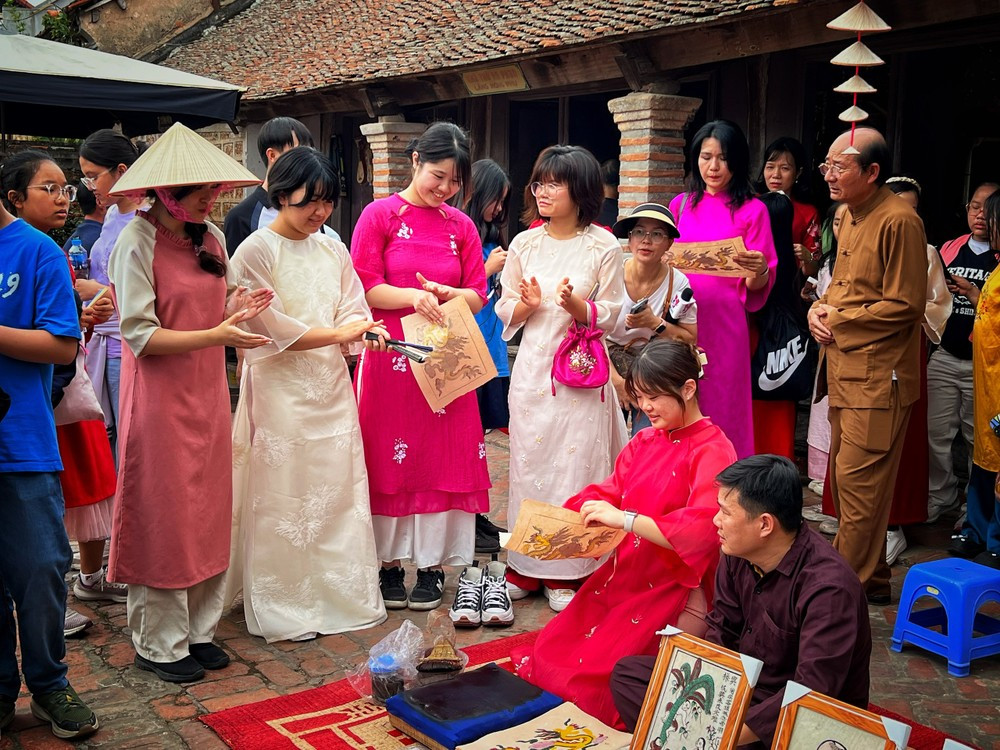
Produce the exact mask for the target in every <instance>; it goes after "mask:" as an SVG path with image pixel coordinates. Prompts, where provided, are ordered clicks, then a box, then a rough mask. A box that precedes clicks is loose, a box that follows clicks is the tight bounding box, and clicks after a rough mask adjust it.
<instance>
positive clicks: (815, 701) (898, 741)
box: [771, 680, 910, 750]
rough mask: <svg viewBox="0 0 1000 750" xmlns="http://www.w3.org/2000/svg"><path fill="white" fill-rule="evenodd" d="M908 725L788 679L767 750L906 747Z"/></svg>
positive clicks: (897, 749) (892, 749)
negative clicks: (769, 749)
mask: <svg viewBox="0 0 1000 750" xmlns="http://www.w3.org/2000/svg"><path fill="white" fill-rule="evenodd" d="M909 740H910V726H909V725H908V724H904V723H903V722H901V721H896V720H895V719H890V718H888V717H885V716H879V715H878V714H874V713H872V712H871V711H866V710H864V709H861V708H858V707H857V706H852V705H851V704H850V703H844V702H843V701H839V700H837V699H836V698H831V697H830V696H828V695H823V694H822V693H817V692H815V691H813V690H810V689H809V688H807V687H806V686H805V685H800V684H799V683H797V682H793V681H791V680H790V681H789V682H788V684H787V685H786V686H785V695H784V699H783V700H782V703H781V713H780V714H779V715H778V726H777V728H776V730H775V733H774V743H773V744H772V745H771V750H840V748H847V750H906V745H907V743H908V742H909Z"/></svg>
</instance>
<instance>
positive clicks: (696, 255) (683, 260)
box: [664, 237, 754, 278]
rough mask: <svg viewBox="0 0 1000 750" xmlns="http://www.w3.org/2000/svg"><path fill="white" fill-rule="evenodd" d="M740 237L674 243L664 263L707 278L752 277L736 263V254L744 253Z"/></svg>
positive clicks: (743, 245) (744, 248) (750, 272)
mask: <svg viewBox="0 0 1000 750" xmlns="http://www.w3.org/2000/svg"><path fill="white" fill-rule="evenodd" d="M746 249H747V246H746V245H745V244H743V238H742V237H733V238H732V239H728V240H717V241H715V242H675V243H674V244H673V245H671V246H670V249H669V250H667V252H666V253H665V257H664V262H667V261H669V262H670V264H671V265H673V267H674V268H677V269H680V270H681V271H684V272H685V273H703V274H706V275H707V276H745V277H746V278H750V277H751V276H753V275H754V273H753V271H749V270H747V269H746V268H743V266H741V265H739V264H738V263H737V262H736V254H737V253H743V252H746Z"/></svg>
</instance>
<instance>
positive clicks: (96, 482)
mask: <svg viewBox="0 0 1000 750" xmlns="http://www.w3.org/2000/svg"><path fill="white" fill-rule="evenodd" d="M0 185H2V190H3V198H4V203H5V204H6V205H7V207H8V209H9V210H10V211H11V213H13V214H14V215H16V216H18V217H19V218H21V219H24V221H25V222H27V223H28V224H30V225H31V226H33V227H34V228H35V229H38V230H39V231H41V232H45V233H48V232H51V231H53V230H55V229H60V228H62V226H63V225H64V224H65V223H66V216H67V211H68V208H69V195H70V194H71V193H74V194H75V192H76V191H75V189H74V188H73V186H72V185H67V184H66V177H65V176H64V175H63V172H62V169H60V168H59V166H58V165H57V164H56V163H55V162H54V161H52V160H51V158H50V157H49V156H48V155H46V154H45V153H43V152H41V151H33V150H28V151H21V152H19V153H17V154H15V155H13V156H11V157H10V158H9V159H7V161H6V162H4V164H3V168H2V171H0ZM70 274H71V276H72V269H70ZM111 311H112V305H111V300H110V299H109V298H105V299H101V300H98V302H97V303H96V304H95V305H92V306H89V307H86V308H83V310H82V313H81V324H82V326H83V327H84V328H87V329H90V328H91V327H93V326H94V325H100V324H102V323H104V322H105V321H107V320H108V318H109V317H110V315H111ZM73 372H74V371H73V369H72V368H70V369H69V370H67V369H66V368H65V367H60V368H56V373H55V375H56V380H57V382H59V383H60V384H61V385H62V387H65V386H66V385H68V383H69V381H70V380H71V379H72V377H73ZM61 395H62V394H61V389H60V390H58V391H57V392H55V393H54V396H55V398H56V399H59V398H61ZM56 437H57V438H58V440H59V453H60V456H61V457H62V462H63V470H62V472H60V474H59V481H60V484H61V485H62V489H63V499H64V501H65V504H66V515H65V517H64V519H63V520H64V523H65V526H66V531H67V533H68V535H69V537H70V538H71V539H74V540H76V541H77V542H78V543H79V547H80V575H79V576H78V577H77V579H76V581H75V582H74V585H73V592H74V594H75V595H76V598H77V599H80V600H83V601H100V600H107V601H115V602H123V601H125V596H126V592H127V588H126V587H125V586H124V585H119V584H115V583H111V582H109V581H108V580H107V579H106V578H105V573H104V548H105V543H106V542H107V540H108V539H109V538H110V536H111V518H112V513H113V510H114V494H115V466H114V462H113V460H112V457H111V446H110V444H109V443H108V437H107V433H106V432H105V430H104V423H103V422H102V421H100V420H87V421H82V422H75V423H72V424H63V425H57V426H56ZM91 624H92V622H91V620H90V618H88V617H87V616H86V615H83V614H81V613H79V612H77V611H75V610H74V609H72V608H70V607H67V609H66V619H65V628H64V632H65V634H66V635H73V634H76V633H79V632H81V631H82V630H84V629H86V628H88V627H90V625H91Z"/></svg>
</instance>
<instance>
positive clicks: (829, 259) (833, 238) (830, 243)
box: [819, 202, 842, 273]
mask: <svg viewBox="0 0 1000 750" xmlns="http://www.w3.org/2000/svg"><path fill="white" fill-rule="evenodd" d="M841 205H842V204H841V203H839V202H834V203H833V204H832V205H831V206H830V208H828V209H827V210H826V218H825V219H823V226H822V227H821V228H820V230H819V246H820V248H822V250H823V257H822V259H821V260H820V264H823V263H825V264H826V265H827V267H828V268H829V269H830V272H831V273H832V272H833V264H834V263H836V262H837V250H838V245H839V243H838V242H837V235H835V234H834V233H833V222H835V221H836V220H837V209H838V208H840V206H841Z"/></svg>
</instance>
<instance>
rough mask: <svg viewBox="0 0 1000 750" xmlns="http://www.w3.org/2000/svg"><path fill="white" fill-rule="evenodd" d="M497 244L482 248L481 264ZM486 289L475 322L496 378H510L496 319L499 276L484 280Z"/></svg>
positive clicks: (501, 327)
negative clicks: (481, 306)
mask: <svg viewBox="0 0 1000 750" xmlns="http://www.w3.org/2000/svg"><path fill="white" fill-rule="evenodd" d="M496 246H497V243H495V242H491V243H488V244H486V245H484V246H483V262H484V263H485V262H486V259H487V258H489V257H490V253H492V252H493V250H494V249H495V248H496ZM486 289H487V293H488V294H489V297H488V298H487V300H486V304H485V305H483V309H482V310H480V311H479V312H477V313H476V322H477V323H478V324H479V331H480V332H481V333H482V334H483V338H484V339H486V346H487V347H488V348H489V350H490V356H491V357H492V358H493V364H494V365H496V368H497V377H500V378H509V377H510V363H509V362H508V361H507V342H506V341H504V340H503V337H502V336H501V334H502V333H503V323H501V322H500V318H498V317H497V311H496V305H497V300H498V299H500V274H493V275H492V276H490V277H489V278H488V279H487V280H486Z"/></svg>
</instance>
